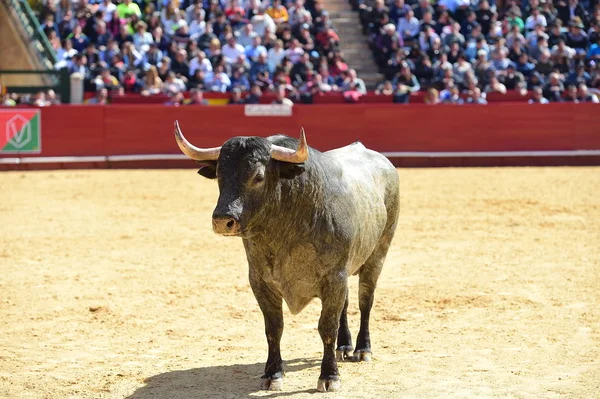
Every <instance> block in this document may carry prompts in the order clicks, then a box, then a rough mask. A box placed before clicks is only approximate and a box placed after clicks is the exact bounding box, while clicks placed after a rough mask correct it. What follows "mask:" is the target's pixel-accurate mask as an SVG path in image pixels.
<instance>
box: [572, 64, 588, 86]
mask: <svg viewBox="0 0 600 399" xmlns="http://www.w3.org/2000/svg"><path fill="white" fill-rule="evenodd" d="M591 80H592V77H591V76H590V74H589V73H587V72H586V70H585V65H584V64H583V63H581V62H580V63H577V66H576V67H575V72H572V73H570V74H569V76H568V77H567V79H566V83H567V84H571V85H575V86H579V85H580V84H582V83H583V84H585V85H588V84H589V83H590V82H591Z"/></svg>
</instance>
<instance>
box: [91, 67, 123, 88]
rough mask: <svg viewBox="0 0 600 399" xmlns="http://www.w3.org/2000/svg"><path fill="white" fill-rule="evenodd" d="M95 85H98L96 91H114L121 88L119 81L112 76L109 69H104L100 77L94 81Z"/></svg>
mask: <svg viewBox="0 0 600 399" xmlns="http://www.w3.org/2000/svg"><path fill="white" fill-rule="evenodd" d="M94 84H95V85H96V90H99V89H101V88H106V89H108V90H112V89H114V88H116V87H118V86H119V80H118V79H117V78H116V77H114V76H113V75H111V73H110V71H109V70H108V69H107V68H104V69H102V71H101V72H100V75H98V76H97V77H96V79H94Z"/></svg>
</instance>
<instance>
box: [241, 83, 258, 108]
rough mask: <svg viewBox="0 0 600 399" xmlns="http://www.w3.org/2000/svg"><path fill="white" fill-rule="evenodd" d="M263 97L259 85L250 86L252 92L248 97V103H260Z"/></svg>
mask: <svg viewBox="0 0 600 399" xmlns="http://www.w3.org/2000/svg"><path fill="white" fill-rule="evenodd" d="M261 97H262V90H261V87H260V86H259V85H256V84H254V85H252V87H251V88H250V94H248V97H246V101H245V103H246V104H259V103H260V98H261Z"/></svg>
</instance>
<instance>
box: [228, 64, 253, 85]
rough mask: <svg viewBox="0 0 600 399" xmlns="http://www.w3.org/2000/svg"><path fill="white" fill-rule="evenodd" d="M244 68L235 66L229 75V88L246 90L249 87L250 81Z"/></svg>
mask: <svg viewBox="0 0 600 399" xmlns="http://www.w3.org/2000/svg"><path fill="white" fill-rule="evenodd" d="M245 72H246V71H245V69H244V68H236V69H235V70H234V71H233V74H232V75H231V79H230V80H231V85H230V86H229V88H230V89H238V90H243V91H248V90H249V89H250V82H249V81H248V78H247V77H246V75H245Z"/></svg>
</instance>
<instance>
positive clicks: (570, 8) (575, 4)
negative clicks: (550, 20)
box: [554, 0, 588, 24]
mask: <svg viewBox="0 0 600 399" xmlns="http://www.w3.org/2000/svg"><path fill="white" fill-rule="evenodd" d="M554 4H555V5H556V11H557V12H558V17H559V18H560V20H561V21H563V22H564V23H565V24H566V23H567V22H569V21H571V20H572V19H574V18H579V22H584V21H585V22H587V20H588V12H587V11H586V10H585V7H583V5H581V3H580V2H579V0H562V1H558V2H556V3H554Z"/></svg>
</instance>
